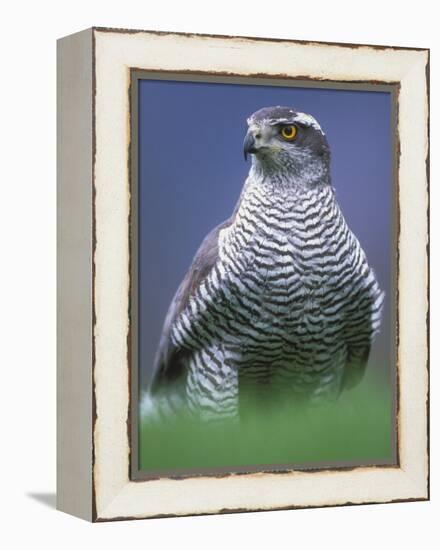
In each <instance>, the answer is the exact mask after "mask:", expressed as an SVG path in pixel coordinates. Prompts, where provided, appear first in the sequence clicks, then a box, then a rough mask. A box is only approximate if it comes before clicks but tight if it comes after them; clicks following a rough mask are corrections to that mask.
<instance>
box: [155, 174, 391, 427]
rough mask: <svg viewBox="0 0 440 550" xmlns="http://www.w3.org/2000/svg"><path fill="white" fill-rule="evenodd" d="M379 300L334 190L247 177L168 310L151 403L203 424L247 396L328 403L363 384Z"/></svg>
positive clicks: (228, 412) (236, 407)
mask: <svg viewBox="0 0 440 550" xmlns="http://www.w3.org/2000/svg"><path fill="white" fill-rule="evenodd" d="M382 302H383V293H382V292H381V291H380V289H379V286H378V283H377V280H376V278H375V275H374V272H373V270H372V269H371V268H370V267H369V265H368V262H367V259H366V256H365V254H364V252H363V250H362V248H361V246H360V244H359V242H358V240H357V239H356V237H355V236H354V235H353V233H352V232H351V231H350V229H349V228H348V226H347V224H346V222H345V220H344V217H343V215H342V213H341V211H340V209H339V206H338V204H337V202H336V200H335V194H334V190H333V188H332V187H331V186H330V185H325V186H315V187H309V188H306V189H305V188H301V189H297V190H292V189H289V190H286V189H285V188H283V187H282V186H273V185H267V186H264V185H261V182H260V183H257V182H256V181H255V180H254V179H252V178H251V177H249V178H248V180H247V183H246V185H245V187H244V191H243V193H242V196H241V198H240V201H239V204H238V205H237V208H236V210H235V212H234V214H233V215H232V217H231V218H230V219H229V220H227V221H226V222H225V223H224V224H222V225H220V226H219V227H217V228H216V229H215V230H214V231H213V232H211V234H210V235H209V236H208V237H207V238H206V239H205V241H204V243H203V244H202V246H201V248H200V250H199V251H198V253H197V254H196V257H195V259H194V261H193V264H192V266H191V268H190V270H189V273H188V275H187V277H186V278H185V279H184V281H183V282H182V284H181V286H180V288H179V290H178V291H177V293H176V296H175V298H174V300H173V302H172V304H171V306H170V309H169V312H168V316H167V319H166V321H165V326H164V331H163V335H162V340H161V343H160V346H159V350H158V353H157V356H156V369H155V376H154V380H153V383H152V386H151V387H152V394H155V395H157V396H158V398H160V399H162V400H163V401H165V402H166V403H167V406H169V407H170V408H173V407H178V406H180V405H181V404H182V403H185V405H186V406H187V407H188V408H189V409H190V410H191V411H193V412H195V413H198V414H202V415H203V416H204V417H206V418H211V417H213V418H223V417H229V416H235V415H237V414H238V411H239V409H240V406H241V404H242V403H243V402H244V401H245V399H246V398H249V399H253V400H256V401H257V402H258V401H259V400H260V401H261V403H263V402H265V400H268V399H274V398H275V399H277V400H278V401H280V400H282V399H286V400H288V401H298V402H301V401H303V400H305V399H307V400H310V401H315V400H321V399H333V398H335V397H337V396H338V395H339V393H340V392H341V391H342V389H344V388H350V387H352V386H354V385H355V384H356V383H357V382H358V381H359V380H360V379H361V378H362V375H363V372H364V369H365V366H366V363H367V359H368V355H369V350H370V345H371V342H372V338H373V336H374V334H375V333H376V332H377V331H378V329H379V325H380V317H381V308H382ZM173 387H174V388H176V391H175V392H173V390H172V388H173ZM177 388H178V389H177Z"/></svg>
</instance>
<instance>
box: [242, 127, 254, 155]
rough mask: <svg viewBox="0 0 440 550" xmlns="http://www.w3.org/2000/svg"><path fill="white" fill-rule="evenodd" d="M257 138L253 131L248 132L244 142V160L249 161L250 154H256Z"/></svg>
mask: <svg viewBox="0 0 440 550" xmlns="http://www.w3.org/2000/svg"><path fill="white" fill-rule="evenodd" d="M256 152H257V149H256V147H255V136H254V134H253V132H252V131H251V130H248V132H247V134H246V137H245V138H244V142H243V154H244V160H247V158H248V154H249V153H256Z"/></svg>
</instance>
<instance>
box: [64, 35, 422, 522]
mask: <svg viewBox="0 0 440 550" xmlns="http://www.w3.org/2000/svg"><path fill="white" fill-rule="evenodd" d="M428 75H429V51H428V50H424V49H409V48H393V47H385V46H364V45H353V44H328V43H319V42H299V41H294V40H272V39H261V38H243V37H227V36H207V35H186V34H175V33H163V32H152V31H129V30H116V29H106V28H93V29H89V30H86V31H82V32H80V33H77V34H74V35H71V36H68V37H66V38H63V39H61V40H60V41H59V43H58V228H59V232H58V399H57V403H58V508H59V509H60V510H63V511H65V512H68V513H71V514H74V515H77V516H79V517H82V518H85V519H88V520H91V521H108V520H116V519H131V518H133V519H134V518H148V517H163V516H178V515H198V514H215V513H226V512H241V511H257V510H274V509H291V508H292V509H293V508H306V507H324V506H337V505H348V504H367V503H385V502H396V501H399V502H400V501H411V500H426V499H428V498H429V454H428V440H429V433H428V401H429V364H428V311H429V300H428V245H429V233H428V200H429V189H428V184H429V141H428V139H429V131H428V124H429V95H428V94H429V82H428Z"/></svg>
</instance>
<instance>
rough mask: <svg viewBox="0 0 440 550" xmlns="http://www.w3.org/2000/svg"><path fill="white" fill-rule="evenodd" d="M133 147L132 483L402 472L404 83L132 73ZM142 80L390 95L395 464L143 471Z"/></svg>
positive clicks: (130, 156)
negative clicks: (401, 125) (400, 111)
mask: <svg viewBox="0 0 440 550" xmlns="http://www.w3.org/2000/svg"><path fill="white" fill-rule="evenodd" d="M129 73H130V74H129V82H130V83H129V90H128V94H129V113H128V128H129V145H128V163H129V166H128V171H129V187H130V213H129V239H130V242H129V250H130V257H129V278H130V290H129V329H128V336H127V340H128V342H127V343H128V370H129V413H128V422H127V432H128V439H129V448H130V452H129V472H128V474H129V479H130V480H131V481H135V482H136V481H141V482H142V481H151V480H157V479H161V478H169V479H187V478H194V477H225V476H228V475H234V474H247V473H276V474H289V473H291V472H294V471H303V472H307V473H314V472H323V471H328V470H331V471H338V470H339V471H344V470H356V469H357V468H377V467H380V468H384V467H385V468H396V469H399V468H400V456H399V455H400V452H399V450H400V438H399V433H400V430H399V424H400V423H399V400H400V387H399V362H398V357H399V326H398V320H399V288H398V280H399V246H398V243H399V235H400V204H399V155H400V143H399V132H398V106H399V90H400V83H399V82H392V81H390V82H387V81H369V80H365V81H345V80H344V81H339V80H331V79H328V80H327V79H326V80H323V79H314V78H309V77H302V76H301V77H297V78H295V77H290V76H289V77H287V76H284V75H280V76H279V77H277V76H272V75H255V76H243V75H240V74H238V73H218V72H205V71H166V70H149V69H139V68H136V67H130V68H129ZM139 80H172V81H180V82H202V83H210V84H237V85H240V84H241V85H257V86H258V85H259V86H277V87H294V88H324V89H333V90H355V91H370V92H387V93H390V94H391V125H390V126H391V147H392V176H391V185H392V198H391V204H392V206H391V212H390V216H391V220H392V224H391V230H392V239H391V240H392V249H391V268H392V272H391V274H390V279H391V289H392V294H391V315H390V325H391V330H390V334H391V335H392V336H391V337H392V339H393V343H394V345H393V346H392V349H391V357H390V363H391V368H390V372H389V376H390V379H391V384H390V389H391V391H392V399H391V407H392V420H393V423H392V433H391V438H392V441H391V443H392V446H393V455H394V457H393V458H391V459H390V460H377V461H368V462H367V463H366V462H362V461H360V460H357V461H337V462H336V461H332V462H323V463H322V464H318V463H314V464H313V465H310V463H308V464H306V463H305V464H298V463H295V464H291V463H286V464H270V465H258V466H238V467H221V468H191V469H189V468H178V469H173V470H149V471H146V470H141V469H140V468H139V401H140V400H139V389H140V385H139V347H138V341H139V322H138V292H139V287H138V257H139V246H138V244H139V243H138V218H139V201H138V186H139V177H138V169H139V155H138V143H139V142H138V123H139V118H138V107H139V102H138V101H139V98H138V86H139Z"/></svg>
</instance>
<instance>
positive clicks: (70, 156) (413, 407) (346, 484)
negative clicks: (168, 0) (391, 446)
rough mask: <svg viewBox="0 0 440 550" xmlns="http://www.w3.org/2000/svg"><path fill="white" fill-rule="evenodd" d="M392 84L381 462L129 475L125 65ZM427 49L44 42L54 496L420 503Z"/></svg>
mask: <svg viewBox="0 0 440 550" xmlns="http://www.w3.org/2000/svg"><path fill="white" fill-rule="evenodd" d="M134 69H136V70H145V71H167V72H174V73H186V74H197V75H202V74H206V75H208V74H209V75H217V76H220V75H234V76H238V77H243V78H248V77H252V78H273V79H276V78H284V79H308V80H310V81H315V82H325V83H326V84H327V85H331V83H332V82H334V83H339V85H340V83H347V84H349V83H359V82H361V83H366V84H367V83H372V84H375V83H376V84H393V85H395V87H396V91H397V107H398V112H397V117H398V124H397V129H396V131H397V143H398V164H397V181H398V227H399V234H398V250H397V251H396V253H397V268H398V269H397V272H398V304H397V317H398V318H397V330H398V349H397V369H398V379H397V386H398V387H397V392H398V411H397V430H398V438H397V444H398V463H397V464H396V465H394V466H383V467H379V466H374V467H354V468H349V469H325V470H319V471H313V472H307V471H300V470H292V471H289V472H284V473H282V474H279V473H267V472H257V473H256V472H253V473H248V474H240V475H234V474H230V475H225V476H209V475H204V476H192V477H191V476H187V477H186V478H185V479H180V480H179V481H176V480H175V479H172V478H171V477H168V478H167V477H162V478H159V479H151V480H138V479H132V476H131V470H130V454H131V452H132V447H131V435H130V429H131V421H132V414H133V410H131V408H130V404H131V399H130V395H131V394H130V387H131V386H130V384H131V375H130V354H131V350H130V343H129V342H130V339H129V336H130V315H131V311H130V291H131V282H130V221H131V209H130V208H131V207H130V201H131V187H130V171H131V164H130V163H131V159H130V139H131V132H130V83H131V71H132V70H134ZM428 208H429V50H426V49H414V48H393V47H385V46H384V47H378V46H366V45H365V46H364V45H353V44H327V43H319V42H299V41H291V40H271V39H261V38H244V37H226V36H207V35H187V34H177V33H164V32H152V31H129V30H117V29H105V28H92V29H88V30H85V31H82V32H80V33H77V34H74V35H71V36H68V37H65V38H62V39H61V40H60V41H59V42H58V228H59V230H58V394H57V406H58V489H57V502H58V508H59V509H60V510H63V511H65V512H68V513H70V514H73V515H76V516H79V517H82V518H84V519H87V520H89V521H109V520H116V519H132V518H133V519H134V518H147V517H162V516H179V515H193V514H194V515H196V514H216V513H224V512H239V511H256V510H274V509H290V508H308V507H323V506H339V505H348V504H366V503H385V502H396V501H410V500H426V499H428V498H429V453H428V447H429V445H428V443H429V433H428V425H429V424H428V403H429V361H428V311H429V299H428V291H429V289H428V261H429V254H428V245H429V229H428Z"/></svg>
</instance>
